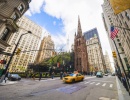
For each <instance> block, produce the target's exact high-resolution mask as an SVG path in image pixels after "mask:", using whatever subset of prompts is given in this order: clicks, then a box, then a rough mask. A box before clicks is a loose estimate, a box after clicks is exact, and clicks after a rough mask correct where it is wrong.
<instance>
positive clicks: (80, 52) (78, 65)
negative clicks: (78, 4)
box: [74, 17, 89, 72]
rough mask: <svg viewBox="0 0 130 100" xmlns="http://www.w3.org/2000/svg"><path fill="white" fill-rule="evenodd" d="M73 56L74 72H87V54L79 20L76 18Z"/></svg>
mask: <svg viewBox="0 0 130 100" xmlns="http://www.w3.org/2000/svg"><path fill="white" fill-rule="evenodd" d="M74 54H75V58H74V61H75V70H76V71H79V72H89V65H88V54H87V46H86V39H85V38H84V36H83V35H82V29H81V23H80V18H79V17H78V29H77V34H76V33H75V39H74Z"/></svg>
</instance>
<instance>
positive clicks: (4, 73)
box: [0, 31, 32, 82]
mask: <svg viewBox="0 0 130 100" xmlns="http://www.w3.org/2000/svg"><path fill="white" fill-rule="evenodd" d="M28 33H30V34H31V33H32V32H31V31H28V32H27V33H25V34H22V35H21V36H20V38H19V40H18V42H17V44H16V46H15V48H14V50H13V53H12V54H11V56H10V59H9V61H8V63H7V65H6V68H5V70H4V72H3V75H2V77H3V78H1V81H0V82H2V81H3V79H4V78H5V75H6V73H7V70H8V68H9V65H10V63H11V61H12V58H13V56H14V54H15V51H16V49H17V47H18V45H19V42H20V40H21V38H22V36H23V35H26V34H28Z"/></svg>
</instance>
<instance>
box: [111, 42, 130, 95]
mask: <svg viewBox="0 0 130 100" xmlns="http://www.w3.org/2000/svg"><path fill="white" fill-rule="evenodd" d="M113 43H114V45H115V47H116V51H117V55H118V57H119V60H120V62H121V66H122V69H123V71H124V74H125V79H126V81H127V84H128V85H127V86H128V92H129V95H130V84H129V80H128V78H127V74H126V72H125V69H124V65H123V63H122V60H121V57H120V53H119V51H118V49H117V46H116V43H115V41H114V40H113Z"/></svg>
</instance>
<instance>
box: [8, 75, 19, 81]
mask: <svg viewBox="0 0 130 100" xmlns="http://www.w3.org/2000/svg"><path fill="white" fill-rule="evenodd" d="M8 79H9V80H11V81H20V80H21V77H20V76H19V75H18V74H10V75H9V77H8Z"/></svg>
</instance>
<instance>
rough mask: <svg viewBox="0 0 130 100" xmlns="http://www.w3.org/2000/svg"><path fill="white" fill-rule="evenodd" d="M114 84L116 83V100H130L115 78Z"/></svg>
mask: <svg viewBox="0 0 130 100" xmlns="http://www.w3.org/2000/svg"><path fill="white" fill-rule="evenodd" d="M116 83H117V91H118V98H119V100H130V96H129V93H128V92H127V91H126V89H125V88H124V86H123V84H122V83H121V81H120V80H119V79H118V77H116Z"/></svg>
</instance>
